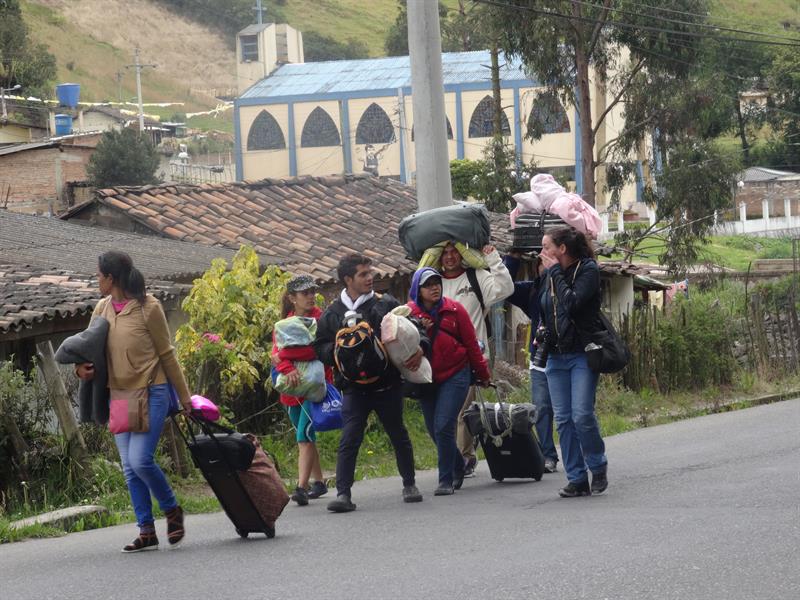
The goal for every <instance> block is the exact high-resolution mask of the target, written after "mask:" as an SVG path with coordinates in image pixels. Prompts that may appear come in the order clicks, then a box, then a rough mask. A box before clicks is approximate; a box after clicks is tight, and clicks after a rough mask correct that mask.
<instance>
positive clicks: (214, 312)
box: [175, 246, 290, 418]
mask: <svg viewBox="0 0 800 600" xmlns="http://www.w3.org/2000/svg"><path fill="white" fill-rule="evenodd" d="M289 278H290V275H289V274H288V273H285V272H283V271H281V270H280V269H279V268H278V267H275V266H269V267H267V268H266V269H265V270H264V272H263V273H262V272H261V267H260V265H259V260H258V255H257V254H256V253H255V251H254V250H253V249H252V248H250V247H247V246H242V248H240V250H239V252H237V253H236V256H235V257H234V258H233V261H232V264H231V265H230V269H229V268H228V264H227V262H226V261H225V260H224V259H216V260H215V261H214V262H213V263H212V265H211V268H209V270H208V271H206V272H205V274H203V277H202V278H200V279H198V280H196V281H195V282H194V286H193V287H192V291H191V292H190V293H189V296H188V297H187V298H186V300H184V302H183V310H184V311H185V312H186V314H187V315H188V317H189V322H188V323H186V324H184V325H181V326H180V327H179V328H178V330H177V332H176V334H175V339H176V343H177V344H176V345H177V351H178V358H179V359H180V361H181V364H182V365H183V366H184V368H185V369H186V375H187V378H188V380H189V384H190V386H191V387H192V389H194V390H197V391H198V393H202V394H205V395H208V396H209V397H211V398H214V399H215V400H218V401H219V402H221V403H222V404H224V405H227V406H228V407H229V408H231V409H233V411H234V413H236V414H237V415H238V416H239V417H240V418H241V417H244V416H249V414H246V413H249V412H250V411H251V410H258V409H259V408H263V406H261V407H259V406H258V404H259V403H261V404H263V401H264V399H265V397H266V393H268V392H269V391H270V389H271V388H272V380H271V379H270V369H271V362H270V351H271V349H272V335H271V334H272V328H273V326H274V325H275V322H276V321H278V320H280V318H281V316H280V310H281V298H282V296H283V292H284V290H285V288H286V282H287V281H288V280H289Z"/></svg>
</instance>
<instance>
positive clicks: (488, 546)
mask: <svg viewBox="0 0 800 600" xmlns="http://www.w3.org/2000/svg"><path fill="white" fill-rule="evenodd" d="M607 444H608V454H609V457H610V461H611V468H610V471H609V479H610V481H611V485H610V487H609V489H608V491H607V492H606V493H605V494H603V495H602V496H595V497H592V498H581V499H574V500H563V499H559V498H558V497H557V495H556V491H557V489H558V488H559V486H560V485H562V483H563V480H562V474H558V475H550V476H547V475H546V476H545V478H544V479H543V480H542V481H541V482H538V483H536V482H518V483H510V482H504V483H495V482H493V481H492V480H491V479H490V478H489V475H488V471H486V470H485V468H484V469H483V470H480V471H479V473H478V476H477V477H476V478H474V479H469V480H467V482H466V483H465V486H464V490H462V491H461V492H459V493H457V494H456V495H455V496H451V497H445V498H434V497H433V495H432V493H431V492H432V490H433V488H434V487H435V481H434V476H433V473H430V472H428V473H424V474H422V475H421V476H420V481H419V483H420V487H421V488H422V490H423V493H425V494H426V496H425V501H424V502H423V503H422V504H417V505H404V504H403V503H402V502H401V501H400V495H399V491H400V483H399V480H398V479H397V478H389V479H381V480H374V481H368V482H360V483H358V484H357V485H356V487H355V489H354V492H355V493H354V500H355V501H356V502H357V504H358V510H357V511H356V512H355V513H351V514H344V515H333V514H328V513H327V512H326V511H325V508H324V504H325V503H324V502H323V501H322V500H317V501H312V504H311V505H310V506H308V507H305V508H299V507H295V506H294V505H293V504H292V505H290V506H289V507H287V510H286V512H285V513H284V515H283V516H282V517H281V520H280V521H279V522H278V537H276V538H275V539H273V540H266V539H265V538H263V537H261V536H256V537H251V539H248V540H240V539H239V538H238V537H237V536H236V534H235V533H234V531H233V528H232V527H231V525H230V523H229V522H228V521H227V519H226V517H225V516H224V515H223V514H210V515H198V516H191V517H190V518H189V520H188V528H189V537H188V538H187V540H186V542H185V544H184V546H183V547H181V548H179V549H177V550H173V551H167V550H161V551H159V552H149V553H144V554H137V555H123V554H121V553H120V552H119V550H118V549H119V548H120V547H121V546H122V545H123V544H124V543H125V542H128V541H129V538H131V536H132V534H133V530H132V527H131V526H130V525H127V526H121V527H113V528H108V529H104V530H97V531H88V532H84V533H78V534H72V535H69V536H65V537H63V538H57V539H48V540H34V541H28V542H22V543H17V544H10V545H4V546H0V599H2V600H17V599H23V598H31V599H37V600H40V599H45V598H56V599H59V600H71V599H73V598H74V599H81V600H88V599H93V598H98V599H100V598H102V599H106V598H108V599H125V600H129V599H131V598H152V599H160V598H165V599H176V600H177V599H181V598H195V599H205V598H250V599H261V598H264V599H272V598H275V599H278V598H280V599H294V598H298V599H304V600H305V599H308V598H314V599H317V598H322V597H325V598H335V599H339V598H346V599H361V598H371V599H375V598H381V599H382V598H387V599H389V598H391V599H395V598H408V599H416V598H459V599H471V598H481V599H506V598H513V599H517V598H519V599H523V598H524V599H526V600H528V599H535V598H548V599H560V598H569V599H574V598H591V599H603V598H611V599H625V598H631V599H636V600H642V599H648V600H649V599H655V598H658V599H661V598H665V599H666V598H675V599H681V600H687V599H692V598H696V599H702V600H710V599H717V598H719V599H723V598H724V599H726V600H734V599H739V598H741V599H747V600H752V599H770V600H774V599H787V600H789V599H791V600H797V599H798V598H800V400H794V401H788V402H781V403H778V404H773V405H769V406H763V407H757V408H752V409H748V410H742V411H738V412H733V413H727V414H721V415H714V416H709V417H702V418H698V419H693V420H690V421H683V422H680V423H674V424H670V425H666V426H661V427H654V428H649V429H646V430H639V431H635V432H631V433H627V434H623V435H619V436H615V437H612V438H609V439H608V441H607ZM481 466H482V467H484V465H481ZM158 527H159V528H160V530H161V529H163V528H164V524H163V522H161V523H159V524H158Z"/></svg>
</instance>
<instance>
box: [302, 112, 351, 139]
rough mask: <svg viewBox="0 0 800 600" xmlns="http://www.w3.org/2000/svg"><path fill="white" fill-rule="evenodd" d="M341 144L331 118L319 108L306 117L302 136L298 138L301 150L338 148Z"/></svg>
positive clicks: (337, 129)
mask: <svg viewBox="0 0 800 600" xmlns="http://www.w3.org/2000/svg"><path fill="white" fill-rule="evenodd" d="M339 144H341V138H340V137H339V128H338V127H336V123H334V122H333V119H331V116H330V115H329V114H328V113H327V112H325V111H324V110H323V109H322V108H321V107H319V106H318V107H316V108H315V109H314V110H313V111H311V114H310V115H308V118H307V119H306V123H305V125H303V134H302V135H301V136H300V146H301V147H303V148H320V147H322V146H338V145H339Z"/></svg>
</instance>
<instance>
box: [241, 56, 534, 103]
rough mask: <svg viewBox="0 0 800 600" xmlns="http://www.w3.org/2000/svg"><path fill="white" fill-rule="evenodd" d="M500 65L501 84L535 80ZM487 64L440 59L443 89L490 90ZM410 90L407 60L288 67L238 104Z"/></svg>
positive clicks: (486, 60)
mask: <svg viewBox="0 0 800 600" xmlns="http://www.w3.org/2000/svg"><path fill="white" fill-rule="evenodd" d="M502 63H503V65H502V67H501V68H500V79H501V80H502V81H527V80H530V79H531V78H530V76H529V75H528V74H526V73H525V70H524V68H523V66H522V62H521V61H519V60H518V59H506V60H503V61H502ZM489 64H491V57H490V55H489V51H488V50H478V51H474V52H445V53H443V54H442V77H443V81H444V85H445V86H448V85H458V84H464V83H483V84H486V87H487V88H489V87H490V82H489V69H488V68H487V65H489ZM410 85H411V62H410V60H409V57H408V56H389V57H385V58H367V59H360V60H331V61H324V62H307V63H290V64H285V65H281V66H280V67H278V68H277V69H276V70H275V71H274V72H272V73H271V74H270V75H269V76H267V77H265V78H264V79H262V80H261V81H259V82H257V83H255V84H253V85H252V86H251V87H250V88H249V89H247V90H246V91H245V92H244V93H243V94H242V95H241V96H240V98H241V99H245V98H277V97H281V96H293V95H306V94H331V93H348V92H363V91H370V90H396V89H397V88H401V87H409V86H410Z"/></svg>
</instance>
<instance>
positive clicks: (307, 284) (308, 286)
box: [286, 275, 319, 294]
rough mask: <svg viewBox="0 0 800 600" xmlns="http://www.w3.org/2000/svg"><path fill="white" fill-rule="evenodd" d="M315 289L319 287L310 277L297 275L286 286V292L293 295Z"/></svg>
mask: <svg viewBox="0 0 800 600" xmlns="http://www.w3.org/2000/svg"><path fill="white" fill-rule="evenodd" d="M317 287H319V286H317V282H316V281H314V278H313V277H311V275H298V276H297V277H292V278H291V279H290V280H289V283H287V284H286V291H287V292H289V293H290V294H295V293H297V292H302V291H303V290H315V289H317Z"/></svg>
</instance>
